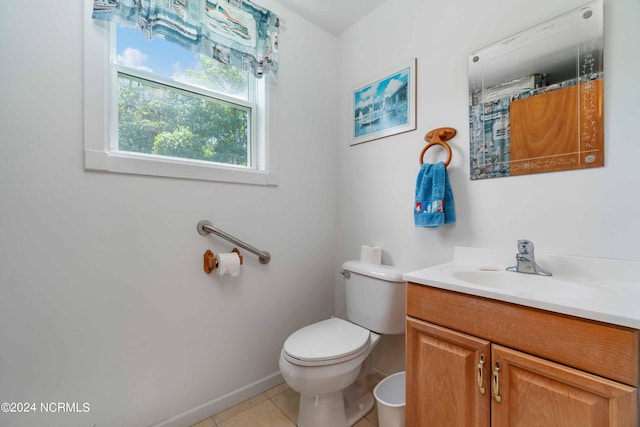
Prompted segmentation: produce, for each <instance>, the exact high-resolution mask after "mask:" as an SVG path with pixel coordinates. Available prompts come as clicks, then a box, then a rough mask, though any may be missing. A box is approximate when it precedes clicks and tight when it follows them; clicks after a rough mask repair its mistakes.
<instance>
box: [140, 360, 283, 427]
mask: <svg viewBox="0 0 640 427" xmlns="http://www.w3.org/2000/svg"><path fill="white" fill-rule="evenodd" d="M283 381H284V380H283V379H282V375H280V372H276V373H275V374H271V375H269V376H268V377H265V378H262V379H260V380H258V381H256V382H253V383H251V384H249V385H246V386H244V387H242V388H239V389H237V390H234V391H232V392H231V393H227V394H225V395H223V396H220V397H218V398H216V399H213V400H210V401H209V402H206V403H203V404H202V405H200V406H196V407H195V408H193V409H189V410H188V411H186V412H183V413H182V414H179V415H176V416H174V417H171V418H169V419H167V420H164V421H161V422H159V423H157V424H153V425H152V426H150V427H189V426H191V425H193V424H196V423H198V422H200V421H202V420H204V419H206V418H209V417H210V416H212V415H213V414H217V413H218V412H221V411H224V410H225V409H228V408H230V407H232V406H233V405H236V404H238V403H240V402H242V401H245V400H247V399H248V398H250V397H253V396H255V395H258V394H260V393H262V392H264V391H267V390H269V389H270V388H272V387H275V386H277V385H278V384H280V383H282V382H283Z"/></svg>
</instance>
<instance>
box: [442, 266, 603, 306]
mask: <svg viewBox="0 0 640 427" xmlns="http://www.w3.org/2000/svg"><path fill="white" fill-rule="evenodd" d="M443 272H444V271H443ZM447 273H449V274H451V276H452V277H453V278H455V279H458V280H461V281H463V282H467V283H469V284H472V285H478V286H485V287H488V288H492V289H494V290H503V291H509V292H512V293H515V294H516V295H519V296H528V297H535V296H542V295H544V296H546V297H552V298H572V299H583V298H594V297H595V296H597V295H598V294H600V292H598V290H597V289H594V288H593V287H591V286H585V285H581V284H580V283H575V282H569V281H566V280H562V279H558V278H556V277H553V276H551V277H548V276H539V275H535V274H526V273H513V272H509V271H503V270H479V269H478V270H451V271H448V272H447Z"/></svg>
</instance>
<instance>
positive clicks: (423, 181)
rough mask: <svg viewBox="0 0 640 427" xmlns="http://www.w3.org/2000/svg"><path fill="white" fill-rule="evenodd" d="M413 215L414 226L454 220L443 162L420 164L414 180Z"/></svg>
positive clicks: (450, 193)
mask: <svg viewBox="0 0 640 427" xmlns="http://www.w3.org/2000/svg"><path fill="white" fill-rule="evenodd" d="M413 217H414V221H415V224H416V227H439V226H441V225H442V224H453V223H454V222H456V211H455V208H454V206H453V192H452V191H451V185H450V184H449V177H448V176H447V168H446V167H445V165H444V162H439V163H436V164H435V165H434V164H431V163H423V164H422V167H421V168H420V172H419V173H418V179H417V181H416V204H415V208H414V210H413Z"/></svg>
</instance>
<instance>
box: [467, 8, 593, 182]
mask: <svg viewBox="0 0 640 427" xmlns="http://www.w3.org/2000/svg"><path fill="white" fill-rule="evenodd" d="M602 58H603V6H602V0H596V1H592V2H590V3H588V4H586V5H584V6H582V7H579V8H577V9H574V10H572V11H570V12H567V13H565V14H563V15H560V16H558V17H556V18H554V19H552V20H550V21H547V22H545V23H543V24H540V25H537V26H535V27H533V28H530V29H528V30H525V31H523V32H521V33H519V34H516V35H515V36H512V37H509V38H507V39H505V40H502V41H500V42H497V43H494V44H492V45H490V46H487V47H485V48H482V49H480V50H478V51H476V52H473V53H471V54H470V55H469V135H470V150H469V156H470V168H471V174H470V176H471V179H472V180H473V179H484V178H497V177H504V176H512V175H524V174H531V173H540V172H553V171H561V170H571V169H583V168H593V167H599V166H604V116H603V107H604V87H603V86H604V70H603V64H602Z"/></svg>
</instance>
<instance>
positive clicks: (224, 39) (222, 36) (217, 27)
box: [93, 0, 279, 78]
mask: <svg viewBox="0 0 640 427" xmlns="http://www.w3.org/2000/svg"><path fill="white" fill-rule="evenodd" d="M93 19H98V20H105V21H114V22H118V23H121V24H123V25H126V26H129V27H136V28H138V29H139V30H140V31H141V32H142V33H143V34H144V36H145V37H146V38H148V39H151V38H154V37H162V38H164V39H166V40H168V41H170V42H173V43H177V44H179V45H180V46H182V47H184V48H185V49H189V50H191V51H194V52H198V53H201V54H203V55H207V56H211V57H213V58H214V59H216V60H218V61H220V62H221V63H223V64H229V65H232V66H234V67H237V68H240V69H242V70H247V71H249V72H250V73H252V74H253V75H255V76H256V77H258V78H260V77H262V76H263V75H264V74H265V73H272V74H273V76H274V77H275V76H276V74H277V70H278V26H279V22H278V16H277V15H275V14H274V13H273V12H271V11H270V10H268V9H265V8H263V7H260V6H258V5H256V4H254V3H252V2H250V1H249V0H94V2H93Z"/></svg>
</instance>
